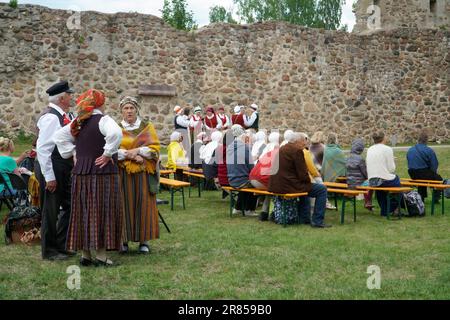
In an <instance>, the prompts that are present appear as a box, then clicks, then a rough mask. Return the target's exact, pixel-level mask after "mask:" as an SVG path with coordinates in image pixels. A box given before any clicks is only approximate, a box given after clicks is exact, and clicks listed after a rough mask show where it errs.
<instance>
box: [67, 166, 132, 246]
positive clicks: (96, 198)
mask: <svg viewBox="0 0 450 320" xmlns="http://www.w3.org/2000/svg"><path fill="white" fill-rule="evenodd" d="M120 189H121V187H120V183H119V175H118V174H106V175H73V177H72V212H71V216H70V224H69V230H68V233H67V244H66V247H67V250H74V251H77V250H98V249H106V250H119V249H120V245H121V242H122V228H123V226H122V224H123V207H122V199H121V198H120V195H121V190H120Z"/></svg>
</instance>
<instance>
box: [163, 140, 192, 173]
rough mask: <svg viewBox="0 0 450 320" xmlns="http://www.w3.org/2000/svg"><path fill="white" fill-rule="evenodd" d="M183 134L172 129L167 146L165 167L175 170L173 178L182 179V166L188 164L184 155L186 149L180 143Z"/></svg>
mask: <svg viewBox="0 0 450 320" xmlns="http://www.w3.org/2000/svg"><path fill="white" fill-rule="evenodd" d="M182 141H183V136H182V135H181V133H179V132H178V131H174V132H173V133H172V134H171V135H170V143H169V145H168V147H167V164H166V168H167V169H169V170H175V171H176V173H175V179H177V180H181V181H182V180H183V167H187V166H188V165H189V160H188V158H187V157H186V151H185V150H184V149H183V145H182Z"/></svg>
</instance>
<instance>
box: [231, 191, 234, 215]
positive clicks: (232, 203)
mask: <svg viewBox="0 0 450 320" xmlns="http://www.w3.org/2000/svg"><path fill="white" fill-rule="evenodd" d="M233 205H234V199H233V191H231V190H230V218H232V217H233Z"/></svg>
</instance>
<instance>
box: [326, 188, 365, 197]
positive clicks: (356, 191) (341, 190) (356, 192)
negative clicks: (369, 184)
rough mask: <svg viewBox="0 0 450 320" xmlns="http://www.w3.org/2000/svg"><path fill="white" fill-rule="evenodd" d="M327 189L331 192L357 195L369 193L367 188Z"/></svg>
mask: <svg viewBox="0 0 450 320" xmlns="http://www.w3.org/2000/svg"><path fill="white" fill-rule="evenodd" d="M327 191H328V192H330V193H339V194H344V195H346V196H352V197H353V196H357V195H360V194H367V191H365V190H353V189H333V188H327Z"/></svg>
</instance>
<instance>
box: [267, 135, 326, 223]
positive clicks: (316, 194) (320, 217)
mask: <svg viewBox="0 0 450 320" xmlns="http://www.w3.org/2000/svg"><path fill="white" fill-rule="evenodd" d="M286 138H287V140H288V143H287V144H286V145H284V146H283V147H281V148H280V151H279V154H278V157H275V159H274V160H275V161H274V162H273V164H272V173H273V174H272V176H271V177H270V179H269V191H270V192H274V193H281V194H285V193H300V192H308V197H302V198H300V201H299V206H298V209H297V214H298V215H299V220H300V221H301V222H302V223H304V224H311V227H313V228H329V227H331V225H328V224H325V223H324V218H325V204H326V201H327V188H326V187H325V186H324V185H322V184H317V183H311V178H310V176H309V172H308V168H307V165H306V162H305V153H304V152H303V149H304V148H305V145H306V143H307V140H306V135H305V134H301V133H298V132H294V133H292V134H289V135H288V136H287V137H286ZM309 198H315V206H314V213H313V215H312V219H311V218H310V211H311V201H310V199H309ZM311 220H312V221H311Z"/></svg>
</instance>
